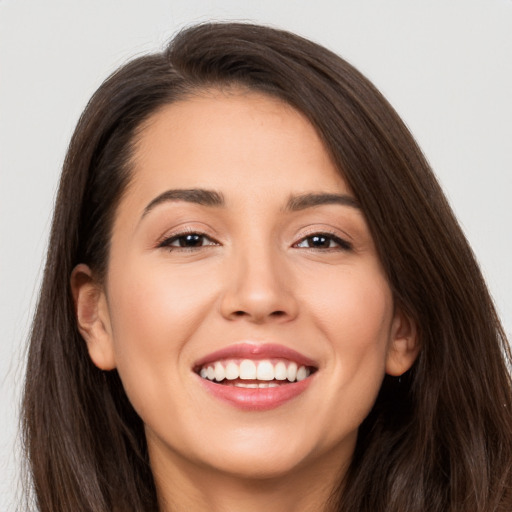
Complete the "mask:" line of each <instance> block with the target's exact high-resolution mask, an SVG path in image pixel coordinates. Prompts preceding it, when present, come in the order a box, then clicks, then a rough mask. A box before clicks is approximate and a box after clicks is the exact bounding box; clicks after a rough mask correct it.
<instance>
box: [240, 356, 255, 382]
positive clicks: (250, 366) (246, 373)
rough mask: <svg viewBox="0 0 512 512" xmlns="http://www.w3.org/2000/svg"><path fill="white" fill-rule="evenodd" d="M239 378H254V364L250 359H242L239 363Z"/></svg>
mask: <svg viewBox="0 0 512 512" xmlns="http://www.w3.org/2000/svg"><path fill="white" fill-rule="evenodd" d="M240 378H241V379H242V380H254V379H256V365H255V364H254V361H251V360H250V359H244V360H243V361H242V362H241V363H240Z"/></svg>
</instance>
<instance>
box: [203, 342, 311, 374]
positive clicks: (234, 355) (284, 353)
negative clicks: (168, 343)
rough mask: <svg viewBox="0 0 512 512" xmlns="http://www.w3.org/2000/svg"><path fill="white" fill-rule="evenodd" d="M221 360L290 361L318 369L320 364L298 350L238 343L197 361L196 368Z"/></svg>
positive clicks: (276, 345) (270, 345) (269, 345)
mask: <svg viewBox="0 0 512 512" xmlns="http://www.w3.org/2000/svg"><path fill="white" fill-rule="evenodd" d="M221 359H288V360H290V361H295V362H296V363H297V364H299V365H302V366H310V367H314V368H318V364H317V363H316V362H315V361H314V360H312V359H310V358H309V357H306V356H305V355H303V354H301V353H300V352H297V351H296V350H294V349H292V348H289V347H286V346H284V345H279V344H275V343H264V344H261V343H247V342H243V343H236V344H234V345H230V346H228V347H225V348H222V349H220V350H216V351H215V352H211V353H210V354H208V355H206V356H204V357H202V358H201V359H199V360H197V361H196V362H195V364H194V368H195V369H198V368H201V367H202V366H204V365H206V364H208V363H213V362H215V361H220V360H221Z"/></svg>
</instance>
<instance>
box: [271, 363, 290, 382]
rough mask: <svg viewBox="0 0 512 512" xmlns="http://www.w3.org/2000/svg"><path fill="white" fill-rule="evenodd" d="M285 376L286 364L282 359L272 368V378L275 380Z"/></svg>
mask: <svg viewBox="0 0 512 512" xmlns="http://www.w3.org/2000/svg"><path fill="white" fill-rule="evenodd" d="M287 376H288V372H287V371H286V365H285V364H284V363H283V362H282V361H279V363H277V364H276V367H275V368H274V378H275V379H277V380H286V378H287Z"/></svg>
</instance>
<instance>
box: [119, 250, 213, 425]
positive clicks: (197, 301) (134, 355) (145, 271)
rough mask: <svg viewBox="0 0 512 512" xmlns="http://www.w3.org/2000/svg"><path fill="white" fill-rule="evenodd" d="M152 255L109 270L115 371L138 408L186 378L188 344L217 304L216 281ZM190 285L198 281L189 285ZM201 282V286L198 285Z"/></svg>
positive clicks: (138, 409)
mask: <svg viewBox="0 0 512 512" xmlns="http://www.w3.org/2000/svg"><path fill="white" fill-rule="evenodd" d="M207 276H208V274H206V275H205V274H204V273H201V279H200V280H198V279H199V277H198V276H191V275H190V272H188V273H187V272H178V271H175V269H173V268H172V267H170V266H169V265H168V264H167V265H166V264H165V263H164V264H162V263H158V262H157V263H155V262H152V261H151V260H149V259H148V261H146V262H144V260H143V259H142V260H140V261H139V264H137V265H134V264H131V265H130V264H126V265H125V267H124V268H123V269H121V268H118V269H116V270H115V271H112V272H111V275H110V279H109V291H110V293H109V307H110V319H111V328H112V339H113V344H114V351H115V357H116V364H117V370H118V372H119V374H120V377H121V379H122V381H123V385H124V387H125V390H126V393H127V394H128V396H129V397H130V400H131V402H132V403H133V405H134V407H135V408H136V410H137V411H138V412H139V414H140V415H141V416H144V411H143V410H142V409H143V407H144V404H145V403H149V398H150V397H156V396H158V395H159V394H161V393H162V392H165V389H166V387H169V388H170V387H172V386H173V385H174V383H175V382H177V380H178V379H180V378H182V377H183V375H180V372H182V373H183V372H185V371H186V370H188V368H189V366H188V365H183V364H180V363H181V361H182V359H183V358H186V354H187V351H186V349H187V347H188V342H189V341H190V339H191V338H193V335H194V333H195V332H196V330H197V328H198V326H199V325H200V324H201V320H202V319H203V318H204V317H205V315H207V314H208V313H209V312H210V311H211V310H212V308H213V301H214V300H215V296H216V293H215V290H216V287H217V283H216V282H215V280H213V279H211V280H208V277H207ZM191 283H195V284H194V285H191ZM198 283H200V286H198Z"/></svg>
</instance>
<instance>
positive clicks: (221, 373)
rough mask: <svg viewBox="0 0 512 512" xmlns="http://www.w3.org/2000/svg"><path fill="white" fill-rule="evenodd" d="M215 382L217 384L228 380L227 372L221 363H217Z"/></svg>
mask: <svg viewBox="0 0 512 512" xmlns="http://www.w3.org/2000/svg"><path fill="white" fill-rule="evenodd" d="M214 371H215V380H216V381H217V382H220V381H221V380H224V379H225V378H226V372H225V370H224V366H222V365H221V364H220V363H215V368H214Z"/></svg>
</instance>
